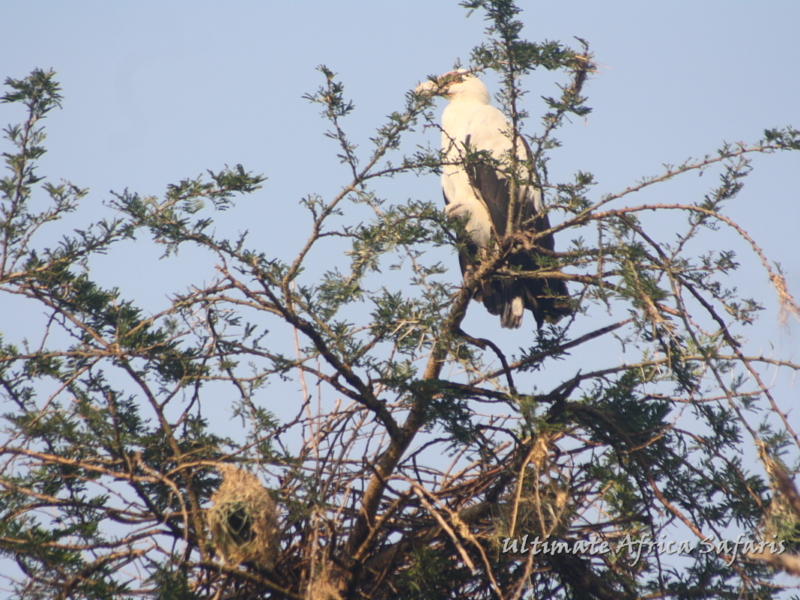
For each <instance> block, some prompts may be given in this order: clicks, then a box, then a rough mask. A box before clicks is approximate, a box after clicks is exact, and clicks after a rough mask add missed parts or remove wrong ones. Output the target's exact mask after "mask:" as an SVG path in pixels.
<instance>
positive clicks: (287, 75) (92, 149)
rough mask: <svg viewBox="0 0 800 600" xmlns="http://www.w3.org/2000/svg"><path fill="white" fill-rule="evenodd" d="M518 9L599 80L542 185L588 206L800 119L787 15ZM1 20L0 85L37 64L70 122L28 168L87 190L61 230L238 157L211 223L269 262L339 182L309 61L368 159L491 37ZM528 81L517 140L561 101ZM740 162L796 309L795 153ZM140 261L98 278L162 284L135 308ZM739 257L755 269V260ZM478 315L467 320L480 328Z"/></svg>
mask: <svg viewBox="0 0 800 600" xmlns="http://www.w3.org/2000/svg"><path fill="white" fill-rule="evenodd" d="M520 4H521V5H522V7H523V8H524V13H523V14H522V19H523V21H524V22H525V23H526V29H525V35H526V36H527V37H528V38H529V39H532V40H544V39H551V40H554V39H555V40H562V41H564V42H567V43H571V42H572V40H573V37H574V36H578V37H581V38H583V39H586V40H588V41H589V43H590V44H591V48H592V50H593V51H594V53H595V56H596V59H597V61H598V62H599V63H600V64H601V65H602V67H601V69H600V73H598V74H597V75H596V76H595V77H593V78H592V80H591V81H590V82H589V84H588V86H587V88H586V92H587V94H588V95H589V97H590V100H589V105H590V106H592V107H593V108H594V112H593V113H592V114H591V115H589V116H588V118H586V119H585V120H577V121H575V122H574V123H573V124H572V125H570V126H568V127H566V128H565V129H563V130H562V131H561V132H560V138H561V139H562V141H563V142H564V146H563V147H562V148H561V149H558V150H557V151H555V152H554V153H553V154H552V160H551V163H550V165H551V180H553V181H559V180H565V179H569V178H570V177H571V174H572V173H574V172H575V171H578V170H582V171H591V172H593V173H594V174H595V176H596V179H597V181H598V182H599V185H598V186H597V187H596V189H595V193H596V196H595V197H596V198H599V197H600V195H602V194H604V193H608V192H616V191H620V190H622V189H624V188H625V187H627V186H628V185H630V184H632V183H634V182H635V181H637V180H638V179H639V178H641V177H643V176H647V175H656V174H658V173H659V172H661V170H662V167H661V165H662V164H663V163H672V164H675V163H679V162H681V161H682V160H684V159H686V158H689V157H699V156H702V155H704V154H706V153H713V152H714V151H715V149H716V148H718V147H719V146H720V144H721V143H722V142H723V141H728V142H736V141H740V140H741V141H746V142H752V141H755V140H757V139H758V138H759V136H760V135H761V132H762V131H763V129H764V128H767V127H780V126H784V125H788V124H792V125H794V126H800V118H798V116H799V115H798V113H799V112H800V77H798V76H797V73H798V70H797V67H796V64H795V62H796V55H797V41H796V28H797V24H798V23H800V3H798V2H791V1H789V0H785V1H780V2H779V1H766V2H758V3H756V2H731V1H703V2H688V1H685V2H660V3H656V2H632V1H629V2H618V1H609V2H596V1H562V2H521V3H520ZM0 15H2V19H3V22H4V23H5V25H6V26H5V28H4V32H3V35H2V36H0V75H2V77H3V78H5V77H7V76H10V77H14V78H21V77H24V76H25V75H27V74H28V73H29V72H30V71H31V69H33V68H34V67H40V68H53V69H55V70H56V71H57V72H58V79H59V80H60V81H61V83H62V85H63V88H64V92H63V93H64V96H65V101H64V110H63V111H56V112H54V113H52V114H51V116H50V117H49V118H48V120H47V122H46V125H47V127H48V132H49V138H48V147H49V153H48V154H47V155H46V157H45V159H44V160H43V164H42V167H41V171H42V173H44V174H47V175H48V176H49V177H50V178H51V179H52V180H56V181H57V180H58V179H60V178H64V179H68V180H70V181H72V182H74V183H75V184H77V185H79V186H81V187H89V188H91V190H92V192H91V194H90V196H89V197H88V198H87V200H86V201H85V204H84V208H83V210H82V211H81V212H79V213H78V214H77V215H74V216H73V217H71V218H70V219H69V220H68V221H67V222H65V223H64V226H66V227H70V226H74V227H80V226H84V225H85V224H86V223H87V222H88V220H90V219H92V218H97V217H100V216H111V213H110V211H109V209H107V208H104V207H103V205H102V203H103V201H105V200H108V199H109V197H110V196H109V193H108V192H109V190H116V191H121V190H123V189H125V188H129V189H130V190H132V191H136V192H139V193H140V194H143V195H148V194H153V195H161V194H163V191H164V189H165V187H166V185H167V184H168V183H172V182H177V181H178V180H179V179H181V178H184V177H192V176H196V175H198V174H200V173H202V172H204V170H205V169H208V168H211V169H219V168H221V167H222V166H223V165H225V164H229V165H234V164H237V163H241V164H243V165H244V166H245V167H246V168H247V169H249V170H252V171H255V172H260V173H264V174H265V175H267V176H268V177H269V180H268V181H267V182H266V184H265V186H264V188H263V190H261V191H260V192H258V193H257V194H256V195H255V196H254V197H251V198H249V199H245V200H243V201H241V202H240V203H239V205H238V208H237V209H236V210H233V211H229V212H228V213H225V214H223V215H220V216H219V227H220V230H223V231H230V232H236V231H239V230H243V229H249V230H250V231H251V232H252V234H253V235H254V239H257V240H259V244H260V245H261V247H262V248H263V249H264V250H265V251H266V252H268V253H274V254H276V255H278V256H283V257H287V256H289V255H290V252H291V250H293V249H295V248H297V247H298V244H299V243H300V241H301V239H303V238H301V236H303V235H305V232H306V226H307V223H308V221H307V216H306V215H305V214H304V213H303V212H302V211H301V210H300V209H299V208H298V206H297V204H298V201H299V200H300V199H301V198H302V197H303V196H305V195H307V194H309V193H318V194H321V195H323V196H326V197H330V196H331V194H333V193H335V192H336V191H337V190H338V189H339V188H340V186H341V185H342V184H344V183H345V181H346V170H345V169H344V167H343V166H342V165H340V164H338V160H337V159H336V158H335V152H336V149H335V145H334V143H333V142H332V141H331V140H328V139H327V138H325V137H323V135H322V134H323V132H324V131H325V129H326V124H325V123H324V122H323V121H322V120H321V119H320V118H319V117H318V113H319V110H318V107H316V106H312V105H310V104H309V103H308V102H307V101H305V100H303V99H301V96H302V95H303V94H304V93H308V92H312V91H314V90H315V89H316V88H317V86H319V85H320V84H321V83H322V77H321V76H320V75H319V74H318V73H317V72H316V71H315V67H316V66H317V65H318V64H320V63H324V64H326V65H327V66H328V67H330V68H331V69H333V70H334V71H336V72H338V73H339V74H340V78H341V79H342V80H343V81H344V83H345V86H346V94H347V95H348V96H349V97H350V98H351V99H353V101H354V102H355V105H356V111H355V112H354V113H353V115H352V116H350V117H348V119H347V120H346V121H345V125H346V126H347V127H349V132H350V134H351V136H352V138H353V139H354V141H356V142H357V143H360V144H361V145H362V148H363V149H364V150H365V151H366V150H367V149H368V147H369V144H370V143H369V137H370V135H372V134H373V132H374V129H375V128H376V127H378V126H379V125H381V124H382V123H383V122H384V116H385V115H387V114H389V113H390V112H392V111H394V110H398V109H400V108H401V107H402V105H403V95H404V94H405V93H406V92H407V91H408V90H409V89H411V88H413V87H414V86H415V84H416V83H417V82H419V81H420V80H423V79H424V78H425V77H426V76H427V75H430V74H435V73H441V72H444V71H447V70H449V69H450V68H451V67H452V65H453V64H454V62H455V61H456V60H457V59H461V60H462V61H463V62H467V61H468V59H469V53H470V50H471V48H472V47H473V46H475V45H476V44H478V43H480V42H481V41H482V39H483V33H482V32H483V29H484V27H485V23H484V21H483V20H482V16H481V15H480V14H477V13H476V14H474V15H472V16H471V17H470V18H467V12H466V11H465V10H464V9H462V8H460V7H459V6H458V5H457V3H456V2H453V1H451V0H447V1H444V0H428V1H425V2H422V1H418V0H415V1H405V2H393V3H390V2H366V1H361V2H352V1H339V2H318V1H316V2H295V3H284V2H232V3H226V4H223V3H220V2H197V1H193V2H186V1H183V2H146V1H139V2H135V3H134V2H128V3H123V2H105V1H103V2H100V1H94V2H73V3H63V2H37V1H29V2H10V1H7V0H0ZM488 83H489V85H490V87H494V89H493V91H496V86H495V85H493V82H492V81H491V80H489V81H488ZM525 85H526V86H527V87H528V89H530V90H531V92H532V93H531V94H529V95H528V96H527V102H528V105H527V108H528V110H529V112H530V113H531V115H532V117H533V118H532V120H531V121H530V122H529V124H528V126H527V127H528V128H529V129H528V130H529V131H530V130H533V129H534V128H535V127H536V126H537V120H536V116H537V115H540V114H541V113H542V112H543V111H544V107H543V103H542V102H541V100H540V96H541V95H555V94H557V90H556V89H555V87H554V80H553V78H552V76H551V75H550V74H548V73H544V72H542V73H535V74H533V75H532V76H531V77H529V78H528V79H527V80H526V82H525ZM20 119H21V111H20V110H19V108H12V107H9V106H7V105H3V106H0V122H2V124H6V123H10V122H17V121H19V120H20ZM436 138H437V135H436V134H434V133H433V132H430V131H429V132H425V133H424V132H421V131H420V132H418V133H417V134H416V135H415V136H412V137H411V138H409V140H408V143H407V145H406V149H407V150H409V151H413V149H414V145H415V144H418V143H427V142H431V143H433V144H436V143H437V139H436ZM755 166H756V171H755V173H754V174H753V175H752V176H751V177H750V178H749V180H748V183H747V187H746V188H745V190H744V191H743V192H742V193H741V194H740V195H739V197H738V198H737V199H736V200H735V201H734V202H733V203H731V205H730V208H729V214H730V216H732V217H733V218H734V219H735V220H736V221H738V222H739V223H741V224H742V225H743V226H744V227H745V229H747V230H748V231H749V232H750V233H751V234H752V235H753V237H754V238H755V239H756V240H757V242H758V243H759V244H761V246H762V247H763V248H764V250H765V252H766V253H767V255H768V256H769V257H770V258H772V259H773V260H778V261H780V262H781V263H782V264H783V267H784V269H785V270H786V272H787V275H788V280H789V284H790V288H791V290H792V291H793V292H794V293H795V294H800V252H798V249H800V244H798V234H797V230H798V225H799V224H800V201H798V200H800V199H799V198H798V191H797V180H798V175H800V157H798V156H797V153H795V155H794V156H789V155H783V156H771V157H757V158H756V162H755ZM713 177H715V176H714V175H712V176H711V177H708V178H705V177H704V178H702V179H699V180H698V178H697V177H696V176H690V178H689V179H690V181H687V182H686V183H685V184H684V183H671V184H670V185H668V186H664V187H663V188H661V189H659V190H658V191H656V192H654V193H653V194H652V195H651V196H649V197H646V198H645V197H641V198H640V197H631V198H629V199H628V200H627V202H628V203H633V202H636V203H638V202H643V201H645V200H647V201H663V202H677V201H685V202H687V203H688V202H694V201H697V200H698V199H699V198H700V197H701V195H702V193H704V192H705V191H707V189H708V188H709V187H710V185H711V184H712V182H713ZM381 193H382V194H384V195H385V196H387V197H390V198H391V199H393V200H395V201H403V200H404V199H406V198H424V199H433V200H435V201H439V199H440V197H441V196H440V190H439V183H438V181H437V178H436V177H435V176H433V175H431V176H427V177H422V178H415V177H413V176H408V177H402V178H398V179H395V180H392V181H390V182H387V183H386V184H385V187H383V188H382V189H381ZM53 231H54V236H55V229H54V230H53ZM54 239H55V237H54ZM721 239H725V243H727V241H728V240H730V239H731V238H730V237H727V238H721ZM739 249H740V250H744V248H743V247H742V246H740V247H739ZM143 256H149V257H154V256H157V250H155V251H154V250H153V249H152V247H151V246H150V245H149V244H148V243H147V242H146V241H144V242H139V243H136V244H130V247H129V249H128V251H127V254H126V253H117V254H115V255H113V256H109V257H106V258H105V259H100V260H97V261H95V262H94V263H93V265H92V267H93V269H95V270H96V274H97V275H98V276H99V277H102V281H103V282H104V283H106V284H107V285H115V286H119V287H121V288H122V290H123V293H124V295H125V296H127V297H134V298H137V299H138V300H140V302H141V303H143V304H144V305H145V306H147V307H152V309H156V308H158V307H163V304H164V293H165V292H164V291H159V293H158V295H157V296H156V297H155V298H149V297H148V293H149V292H150V290H151V288H152V287H153V286H152V284H153V277H154V275H153V272H152V271H151V269H152V264H153V262H152V261H143V260H141V258H142V257H143ZM741 258H742V260H743V261H744V263H745V264H746V265H748V269H749V265H756V261H755V260H754V259H752V258H750V257H748V256H745V255H744V254H743V255H742V256H741ZM453 261H454V264H455V258H454V257H453ZM146 265H149V266H146ZM158 268H159V269H161V270H162V271H163V272H162V271H159V273H160V274H161V276H162V277H163V276H168V277H169V278H170V284H171V285H170V286H167V289H171V290H173V291H180V290H183V289H185V287H186V286H187V285H189V284H190V283H198V282H199V281H201V280H202V279H209V278H210V277H211V276H212V275H213V264H212V263H211V262H208V261H198V262H193V259H192V257H191V255H189V256H187V257H184V259H183V262H181V261H180V260H179V261H177V262H175V263H170V264H169V265H160V266H159V267H158ZM454 269H455V266H454ZM456 272H457V271H456ZM741 281H742V282H743V283H742V284H740V287H742V288H744V287H746V286H751V287H752V288H753V292H752V293H753V295H756V296H759V297H760V298H762V299H764V300H766V301H768V302H771V299H772V298H774V294H773V293H772V292H771V291H770V290H769V289H768V282H767V279H766V277H765V276H764V275H763V273H761V272H760V271H758V270H757V269H749V270H746V271H745V272H744V275H743V276H742V279H741ZM746 291H747V290H746ZM3 301H6V300H3ZM770 306H771V307H772V308H774V306H775V305H774V303H773V304H771V305H770ZM10 308H13V307H9V306H6V307H5V309H6V310H3V312H5V313H6V314H8V312H7V311H8V310H9V309H10ZM476 308H479V307H473V309H472V310H471V311H470V319H482V320H485V321H486V323H489V324H491V323H494V320H491V321H490V320H489V317H488V316H486V315H482V314H481V313H480V311H479V310H476ZM7 325H8V327H12V326H13V324H7ZM4 328H5V326H4ZM7 331H8V330H7ZM793 331H794V337H792V336H790V334H788V333H786V332H783V331H781V329H780V328H779V327H778V325H777V323H776V318H775V314H774V313H773V314H771V315H767V316H765V317H764V318H763V319H762V321H761V324H760V325H759V327H758V329H755V330H753V331H752V337H753V339H754V343H756V344H758V347H764V348H766V350H767V351H769V348H768V346H767V343H768V342H772V343H774V344H775V345H776V347H777V348H778V349H779V350H780V351H781V352H782V353H784V354H790V353H791V352H792V349H794V350H795V355H796V356H795V358H797V355H798V354H800V352H797V350H798V349H799V348H800V345H798V341H797V339H798V337H799V336H798V331H800V328H799V327H798V324H797V323H795V324H794V325H793ZM520 343H522V342H520ZM792 393H793V394H796V391H793V392H792Z"/></svg>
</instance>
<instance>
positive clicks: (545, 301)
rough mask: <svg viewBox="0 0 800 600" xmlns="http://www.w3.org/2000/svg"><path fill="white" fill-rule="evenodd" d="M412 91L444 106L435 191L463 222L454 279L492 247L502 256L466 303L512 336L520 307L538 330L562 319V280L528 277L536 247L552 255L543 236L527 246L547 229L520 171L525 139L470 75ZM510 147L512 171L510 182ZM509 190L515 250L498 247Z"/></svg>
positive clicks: (528, 177) (527, 156)
mask: <svg viewBox="0 0 800 600" xmlns="http://www.w3.org/2000/svg"><path fill="white" fill-rule="evenodd" d="M416 92H417V93H418V94H436V95H441V96H444V97H446V98H447V99H448V100H449V101H450V103H449V104H448V106H447V108H445V110H444V113H443V115H442V150H443V151H444V158H445V164H444V165H443V167H442V188H443V191H444V201H445V205H446V207H445V212H446V213H447V215H448V216H450V217H453V218H462V219H465V220H466V232H467V234H468V239H466V240H464V250H462V252H461V253H460V254H459V262H460V264H461V272H462V274H463V275H464V277H465V278H466V277H467V275H468V274H469V272H470V271H472V270H474V269H475V267H476V266H477V265H478V264H479V263H480V260H481V258H482V257H484V256H486V250H487V249H489V248H490V247H491V246H492V245H493V244H495V243H496V244H500V245H501V247H503V248H505V249H506V251H508V254H507V256H506V257H505V259H504V261H503V264H502V268H501V269H499V270H498V271H497V272H496V273H495V274H494V275H492V277H491V278H490V279H489V280H487V281H485V282H483V284H482V285H481V286H479V287H478V289H477V290H476V291H475V295H474V299H475V300H477V301H482V302H483V305H484V306H485V307H486V309H487V310H488V311H489V312H490V313H491V314H493V315H500V324H501V325H502V326H503V327H507V328H512V329H515V328H517V327H519V326H520V325H521V324H522V314H523V312H524V309H526V308H527V309H528V310H530V311H531V312H532V313H533V316H534V318H535V319H536V324H537V325H538V327H540V328H541V326H542V324H543V323H544V322H545V321H548V322H555V321H558V319H560V318H561V317H562V316H564V315H566V314H569V313H570V312H571V308H570V302H569V298H568V292H567V286H566V283H565V281H564V280H563V279H558V278H546V277H543V278H536V277H535V275H534V276H533V277H531V275H532V274H534V273H535V272H536V271H539V270H540V269H541V267H540V266H539V264H538V262H537V257H539V256H541V250H539V251H538V252H537V247H538V248H540V249H544V250H548V251H552V250H553V249H554V243H553V236H552V234H549V233H548V234H545V235H540V236H539V237H536V238H535V241H534V235H535V234H537V233H541V232H544V231H547V230H549V229H550V221H549V219H548V218H547V215H546V214H545V213H544V211H543V206H542V193H541V190H540V189H539V187H538V186H537V185H536V183H537V182H536V180H535V179H534V178H533V175H532V171H531V170H530V169H529V168H528V166H529V165H530V162H531V152H530V148H529V146H528V144H527V142H526V141H525V139H524V138H523V137H522V136H521V135H516V136H514V135H513V131H512V127H511V123H510V122H509V120H508V119H507V118H506V116H505V115H504V114H503V113H502V112H501V111H500V110H499V109H497V108H496V107H494V106H492V105H491V101H490V98H489V90H488V89H487V88H486V86H485V85H484V84H483V82H481V80H480V79H478V78H477V77H475V75H473V74H472V73H469V72H467V71H452V72H450V73H446V74H444V75H442V76H441V77H439V78H438V79H437V80H435V81H426V82H424V83H422V84H420V85H419V86H418V87H417V89H416ZM514 137H516V140H515V141H514V139H513V138H514ZM515 143H516V148H517V152H516V156H517V158H518V168H517V169H516V176H513V175H512V174H511V172H510V171H511V162H512V161H511V157H512V149H513V148H514V145H515ZM512 190H515V193H516V195H517V198H518V199H519V201H518V202H517V203H516V205H517V211H518V212H517V215H516V219H517V220H516V223H518V224H519V226H518V229H517V231H518V232H519V235H518V236H517V237H518V243H515V244H509V245H505V244H504V243H505V242H507V241H508V240H506V231H507V229H508V224H509V210H510V208H511V206H512V202H511V194H512ZM515 273H520V275H515ZM523 273H525V274H523Z"/></svg>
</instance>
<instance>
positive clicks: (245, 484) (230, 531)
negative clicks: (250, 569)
mask: <svg viewBox="0 0 800 600" xmlns="http://www.w3.org/2000/svg"><path fill="white" fill-rule="evenodd" d="M216 468H217V471H218V472H219V474H220V475H222V478H223V479H222V484H221V485H220V486H219V489H217V491H216V492H215V493H214V495H213V496H211V502H212V503H213V504H212V506H211V508H209V509H208V528H209V530H210V531H211V539H212V541H213V543H214V547H215V548H216V549H217V552H219V554H220V555H221V556H222V557H223V558H224V559H225V561H226V562H228V563H230V564H233V565H240V564H241V563H245V562H249V563H253V564H255V565H258V566H260V567H262V568H264V569H272V568H273V567H274V566H275V559H276V557H277V555H278V548H279V542H280V539H279V535H278V519H277V509H276V507H275V502H274V501H273V500H272V498H271V497H270V495H269V492H268V491H267V490H266V488H264V486H263V485H261V482H260V481H259V479H258V477H256V476H255V475H253V474H252V473H248V472H247V471H245V470H244V469H240V468H238V467H235V466H234V465H228V464H220V465H217V467H216Z"/></svg>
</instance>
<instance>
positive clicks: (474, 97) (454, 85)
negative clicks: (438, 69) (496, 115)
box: [414, 69, 491, 104]
mask: <svg viewBox="0 0 800 600" xmlns="http://www.w3.org/2000/svg"><path fill="white" fill-rule="evenodd" d="M414 91H415V92H416V93H417V94H430V95H435V96H444V97H445V98H447V99H448V100H450V101H451V102H460V101H467V102H478V103H480V104H489V103H490V102H491V98H490V96H489V90H488V89H487V88H486V86H485V85H484V84H483V82H482V81H481V80H480V79H478V78H477V77H476V76H475V74H474V73H472V72H471V71H467V70H466V69H458V70H457V71H450V72H448V73H445V74H444V75H440V76H439V77H437V78H436V79H430V80H428V81H425V82H423V83H420V84H419V85H418V86H417V88H416V89H415V90H414Z"/></svg>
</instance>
